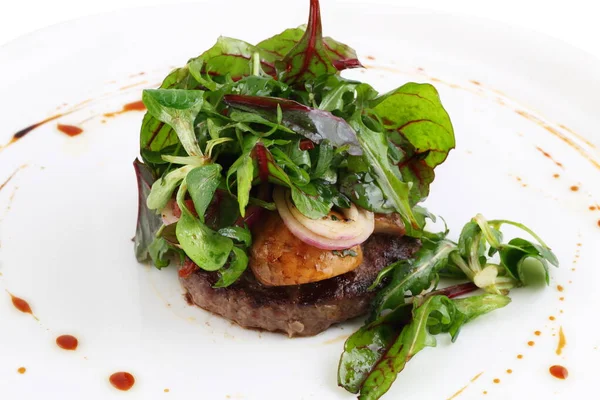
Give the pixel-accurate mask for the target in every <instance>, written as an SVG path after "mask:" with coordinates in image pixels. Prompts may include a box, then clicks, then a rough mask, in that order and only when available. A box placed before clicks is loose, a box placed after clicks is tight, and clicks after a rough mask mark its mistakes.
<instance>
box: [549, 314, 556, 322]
mask: <svg viewBox="0 0 600 400" xmlns="http://www.w3.org/2000/svg"><path fill="white" fill-rule="evenodd" d="M548 319H549V320H550V321H554V320H555V319H556V317H554V315H551V316H549V317H548Z"/></svg>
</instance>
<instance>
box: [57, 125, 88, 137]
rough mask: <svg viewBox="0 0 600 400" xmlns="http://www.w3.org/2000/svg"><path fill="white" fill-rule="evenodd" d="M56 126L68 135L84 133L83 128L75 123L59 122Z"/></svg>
mask: <svg viewBox="0 0 600 400" xmlns="http://www.w3.org/2000/svg"><path fill="white" fill-rule="evenodd" d="M56 128H57V129H58V130H59V131H61V132H62V133H64V134H65V135H67V136H71V137H73V136H77V135H80V134H81V133H83V129H81V128H80V127H78V126H74V125H65V124H58V125H56Z"/></svg>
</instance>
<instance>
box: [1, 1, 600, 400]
mask: <svg viewBox="0 0 600 400" xmlns="http://www.w3.org/2000/svg"><path fill="white" fill-rule="evenodd" d="M226 3H227V5H226V6H225V3H224V2H221V3H219V4H217V3H214V2H213V3H211V4H210V5H185V6H184V5H180V6H176V7H169V8H148V9H142V10H130V11H125V12H119V13H117V14H108V15H101V16H96V17H91V18H86V19H82V20H78V21H73V22H69V23H66V24H62V25H57V26H54V27H51V28H48V29H46V30H43V31H40V32H37V33H34V34H32V35H29V36H26V37H23V38H21V39H20V40H18V41H16V42H13V43H11V44H9V45H7V46H5V47H3V48H1V49H0V93H1V94H2V96H1V97H0V110H2V111H1V115H2V124H1V126H0V143H6V142H8V141H9V140H10V139H11V137H12V134H14V133H15V132H17V131H18V130H20V129H21V128H24V127H25V126H27V125H29V124H32V123H35V122H37V121H39V120H42V119H44V118H46V117H49V116H52V115H54V114H56V113H57V112H68V111H73V110H76V111H74V112H72V113H71V114H68V115H66V116H64V117H62V118H60V119H59V120H57V121H53V122H51V123H48V124H46V125H44V126H42V127H40V128H38V129H36V130H34V131H32V132H30V133H29V134H28V135H26V136H25V137H24V138H23V139H21V140H19V141H18V142H16V143H14V144H13V145H11V146H8V147H6V148H4V149H3V150H0V182H4V180H5V179H6V178H8V176H9V175H10V174H12V173H13V171H15V170H16V169H17V168H19V167H20V166H24V167H23V168H22V169H20V170H19V171H18V172H17V174H16V175H15V176H14V177H13V179H12V180H10V182H8V183H7V184H6V185H5V186H4V187H3V188H2V190H1V191H0V219H1V222H0V224H1V225H0V272H1V273H2V275H1V276H0V290H1V292H0V299H2V300H1V301H0V321H1V323H0V326H1V329H0V398H2V399H38V398H39V397H40V396H46V397H47V395H48V394H50V395H51V396H50V397H52V398H61V399H112V398H128V399H154V398H163V397H164V398H169V397H170V398H184V396H185V398H202V399H226V398H233V399H235V398H239V399H282V398H285V399H309V398H314V399H325V398H327V399H348V398H352V396H351V395H349V394H348V393H346V392H345V391H344V390H342V389H340V388H338V387H337V385H336V367H337V362H338V358H339V355H340V352H341V348H342V344H343V338H344V337H345V336H347V335H348V334H350V333H351V332H352V331H353V330H354V329H356V327H357V326H358V322H356V323H349V324H343V325H341V326H338V327H334V328H332V329H330V330H328V331H327V332H325V333H323V334H321V335H319V336H317V337H313V338H307V339H293V340H290V339H287V338H286V337H284V336H281V335H276V334H268V333H262V334H261V333H258V332H255V331H247V330H243V329H241V328H239V327H237V326H234V325H232V324H230V323H229V322H226V321H224V320H222V319H220V318H219V317H216V316H213V315H211V314H208V313H206V312H204V311H202V310H200V309H198V308H194V307H190V306H188V305H187V304H186V303H185V301H184V299H183V297H182V295H181V294H182V290H181V288H180V286H179V284H178V282H177V279H176V270H175V268H170V269H167V270H163V271H157V270H155V269H154V268H152V267H149V266H143V265H139V264H138V263H137V262H136V261H135V258H134V255H133V244H132V242H131V237H132V236H133V234H134V230H135V219H136V208H137V205H136V186H135V178H134V174H133V169H132V165H131V163H132V161H133V159H134V158H135V157H136V155H137V152H138V132H139V125H140V121H141V118H142V113H141V112H129V113H124V114H122V115H118V116H115V117H111V118H107V117H103V116H102V114H103V113H106V112H110V111H116V110H119V109H120V108H121V107H122V106H123V104H125V103H127V102H130V101H135V100H139V98H140V91H141V89H142V88H144V87H151V86H155V85H156V84H158V82H159V81H160V80H161V79H162V77H163V76H164V75H165V74H166V73H167V72H168V71H169V70H170V68H172V67H173V66H175V65H181V64H183V63H185V61H187V59H188V58H190V57H192V56H195V55H197V54H199V53H200V52H202V51H203V50H205V49H206V48H208V47H209V46H210V45H212V43H213V42H214V40H215V39H216V37H217V36H218V35H219V34H226V35H228V36H233V37H239V38H242V39H246V40H248V41H250V42H257V41H259V40H260V39H262V38H265V37H268V36H270V35H272V34H275V33H277V32H279V31H281V30H283V29H284V28H287V27H293V26H296V25H299V24H302V23H303V22H304V20H305V15H307V10H306V8H307V4H306V3H307V2H306V1H301V0H298V1H294V2H289V3H286V7H285V9H282V7H277V6H276V5H275V3H273V2H270V3H267V2H263V1H252V2H241V1H233V0H227V1H226ZM226 11H231V12H227V13H226ZM322 11H323V17H324V28H325V33H326V34H327V35H331V36H334V37H335V38H337V39H338V40H341V41H344V42H346V43H349V44H350V45H352V46H354V47H355V48H356V49H357V50H358V51H359V53H360V55H361V57H362V59H363V61H364V63H365V64H367V65H370V66H374V68H371V69H368V70H367V71H366V72H363V71H351V72H350V73H348V74H347V75H348V76H352V77H358V78H360V79H364V80H366V81H368V82H371V83H373V84H374V85H375V86H376V87H377V88H379V89H381V90H385V89H389V88H391V87H395V86H398V85H400V84H402V83H404V82H405V81H409V80H412V81H420V82H433V83H434V84H435V85H436V86H437V87H438V89H439V91H440V94H441V97H442V100H443V102H444V104H445V106H446V108H447V109H448V111H449V113H450V115H451V117H452V120H453V122H454V125H455V129H456V134H457V149H456V150H454V151H453V152H452V153H451V155H450V157H449V158H448V160H447V161H446V163H445V164H443V165H442V166H441V167H439V169H438V176H437V180H436V181H435V183H434V184H433V186H432V191H431V195H430V199H429V200H428V201H427V203H426V205H427V206H428V207H429V208H430V209H431V210H433V211H434V212H436V213H438V214H440V215H443V216H444V217H445V218H446V220H447V222H448V224H449V226H450V227H451V229H452V233H453V234H452V237H454V238H455V237H456V235H457V234H458V232H459V230H460V228H461V227H462V224H464V223H465V222H466V221H467V220H468V219H469V218H470V217H471V216H473V215H475V214H476V213H477V212H482V213H483V214H484V215H486V216H488V217H490V218H508V219H514V220H519V221H522V222H524V223H525V224H527V225H529V226H530V227H532V228H533V229H534V230H536V231H538V233H540V234H541V236H542V237H543V238H544V239H545V240H546V241H547V242H548V243H549V244H550V245H551V246H553V247H554V249H555V251H556V253H557V255H558V257H559V259H560V261H561V267H560V269H558V270H552V282H551V285H550V287H548V288H546V289H545V290H543V291H533V290H515V291H514V292H513V302H512V304H510V305H509V306H508V307H506V308H505V309H502V310H499V311H496V312H494V313H493V314H490V315H488V316H485V317H483V318H481V319H480V320H477V321H475V322H473V323H472V324H469V325H468V326H467V327H465V329H464V330H463V332H462V333H461V337H460V338H459V340H458V341H457V343H455V344H452V345H450V344H449V341H448V340H447V339H445V338H439V344H438V348H436V349H432V348H428V349H426V350H424V351H423V352H422V353H419V354H418V355H417V356H416V357H415V358H414V359H413V360H412V361H411V362H410V363H409V364H408V367H407V368H406V370H405V371H404V372H402V374H400V376H399V377H398V379H397V380H396V382H395V384H394V386H393V388H392V390H391V391H390V392H389V394H388V395H387V396H386V397H385V398H390V399H392V398H403V399H406V400H408V399H446V398H449V397H451V396H452V395H453V394H454V393H455V392H457V391H458V390H459V389H461V388H463V387H464V386H466V389H465V390H464V391H463V392H462V393H461V394H460V396H461V398H464V399H467V398H469V399H478V398H489V399H506V398H513V399H540V398H569V399H572V398H589V396H587V395H585V393H588V391H594V392H595V389H596V385H595V383H596V382H597V376H596V375H597V371H598V370H599V368H600V356H599V351H598V350H597V347H596V346H598V345H599V344H600V343H599V342H600V339H599V338H598V336H597V328H598V322H597V321H598V319H597V316H596V314H597V312H596V311H597V306H598V305H599V304H600V300H599V298H598V295H597V282H598V278H599V272H598V271H599V269H598V264H599V262H600V258H599V253H598V244H599V243H600V225H599V224H600V222H599V221H600V211H592V210H590V207H592V206H593V207H595V206H596V205H597V204H600V185H598V183H599V182H600V164H599V160H600V152H599V151H598V148H599V147H598V146H600V135H599V134H598V132H597V129H598V126H600V113H599V111H600V109H599V107H598V101H597V98H598V97H597V96H598V93H600V63H598V62H597V61H596V60H594V59H592V58H591V57H589V56H587V55H585V54H583V53H581V52H578V51H576V50H574V49H571V48H569V47H566V46H565V45H563V44H561V43H559V42H555V41H551V40H549V39H547V38H545V37H541V36H538V35H535V34H533V33H531V32H527V31H521V30H516V29H514V28H510V27H507V26H503V25H498V24H496V23H493V22H490V21H474V20H470V19H466V18H460V17H455V16H449V15H433V14H430V13H426V12H418V11H410V10H408V11H407V10H402V9H395V8H389V7H386V8H385V9H378V8H376V7H371V6H366V5H364V6H360V5H353V6H343V7H342V6H340V5H335V4H331V3H328V2H325V4H324V5H323V10H322ZM275 13H276V14H275ZM372 58H374V60H373V59H372ZM141 72H144V74H143V75H138V74H139V73H141ZM132 85H133V86H132ZM123 87H125V88H124V89H122V88H123ZM120 88H121V89H120ZM88 100H89V101H88ZM84 101H87V102H85V103H83V104H81V102H84ZM63 103H64V104H63ZM77 104H79V105H77ZM57 107H58V110H57ZM516 111H519V112H521V113H520V114H519V113H517V112H516ZM525 113H527V114H525ZM103 120H105V121H106V122H105V123H103V122H102V121H103ZM57 122H60V123H64V124H74V125H78V126H81V127H82V128H83V129H84V133H83V134H81V135H79V136H76V137H68V136H66V135H64V134H62V133H60V132H59V131H58V130H57V129H56V123H57ZM567 127H568V128H567ZM538 147H539V148H540V149H543V151H545V152H547V153H548V154H549V155H551V156H552V157H553V159H554V160H556V161H557V162H558V163H560V165H558V164H557V163H556V162H553V161H552V160H551V159H550V158H548V157H545V156H544V155H543V154H542V152H541V150H539V149H538ZM554 174H558V175H559V177H558V178H555V177H554V176H553V175H554ZM572 186H576V187H577V188H578V189H579V190H578V191H572V190H571V189H570V188H571V187H572ZM578 243H581V246H578ZM557 285H562V287H564V291H563V292H559V291H558V290H557ZM5 289H6V290H8V291H10V292H11V293H13V294H15V295H16V296H19V297H22V298H24V299H26V300H27V301H29V303H30V304H31V307H32V308H33V312H34V313H35V315H36V316H37V317H38V318H39V321H37V320H35V319H34V318H32V317H31V316H30V315H28V314H23V313H20V312H19V311H17V310H16V309H15V308H14V307H13V305H12V303H11V300H10V296H9V295H8V294H7V293H6V292H5V291H4V290H5ZM561 297H564V300H560V298H561ZM550 316H552V317H554V318H555V319H554V320H550V319H549V317H550ZM560 327H562V329H563V331H564V333H565V335H566V339H567V345H566V347H565V348H564V351H563V353H562V355H560V356H558V355H557V354H556V353H555V349H556V346H557V342H558V331H559V328H560ZM535 331H540V332H541V335H540V336H536V335H535V334H534V332H535ZM65 333H66V334H72V335H75V336H76V337H77V338H78V339H79V341H80V345H79V348H78V349H77V350H76V351H75V352H67V351H64V350H61V349H59V348H58V347H57V346H56V344H55V338H56V337H57V336H58V335H60V334H65ZM528 341H534V342H535V345H534V346H528V344H527V343H528ZM518 354H522V355H523V358H522V359H517V355H518ZM554 364H560V365H564V366H565V367H567V368H568V370H569V373H570V375H569V377H568V379H566V380H558V379H555V378H553V377H552V376H551V375H550V374H549V372H548V368H549V367H550V366H551V365H554ZM19 367H25V368H26V372H25V374H19V373H18V372H17V369H18V368H19ZM508 369H511V370H512V371H513V372H512V373H511V374H508V373H507V372H506V371H507V370H508ZM116 371H128V372H131V373H132V374H133V375H134V376H135V378H136V384H135V386H134V387H133V388H132V389H131V390H130V391H129V392H119V391H117V390H115V389H114V388H113V387H112V386H111V385H110V384H109V382H108V377H109V375H110V374H112V373H113V372H116ZM480 373H482V374H481V375H480V376H479V378H478V379H476V380H474V382H471V379H472V378H474V377H475V376H478V374H480ZM494 379H500V383H499V384H496V383H494V382H493V380H494ZM165 389H169V392H168V393H166V392H165V391H164V390H165ZM484 391H485V392H487V395H486V396H485V397H484V396H483V393H485V392H484Z"/></svg>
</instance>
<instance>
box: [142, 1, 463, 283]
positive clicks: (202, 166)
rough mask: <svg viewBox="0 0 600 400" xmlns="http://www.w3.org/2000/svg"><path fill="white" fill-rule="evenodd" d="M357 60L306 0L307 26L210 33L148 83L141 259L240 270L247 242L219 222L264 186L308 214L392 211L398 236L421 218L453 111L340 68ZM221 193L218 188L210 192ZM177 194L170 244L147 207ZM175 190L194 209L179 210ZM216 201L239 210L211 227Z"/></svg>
mask: <svg viewBox="0 0 600 400" xmlns="http://www.w3.org/2000/svg"><path fill="white" fill-rule="evenodd" d="M356 67H361V64H360V62H359V61H358V59H357V57H356V53H355V51H354V50H352V49H351V48H350V47H348V46H347V45H345V44H342V43H340V42H337V41H335V40H333V39H331V38H328V37H323V35H322V27H321V17H320V10H319V2H318V1H317V0H311V2H310V15H309V21H308V24H307V26H306V28H305V29H304V28H302V27H301V28H296V29H288V30H285V31H284V32H282V33H280V34H278V35H275V36H273V37H271V38H269V39H266V40H264V41H262V42H260V43H259V44H257V45H256V46H253V45H251V44H249V43H246V42H244V41H241V40H238V39H232V38H226V37H221V38H219V39H218V40H217V42H216V44H215V45H214V46H213V47H212V48H211V49H209V50H207V51H206V52H204V53H203V54H201V55H200V56H199V57H196V58H193V59H191V60H190V61H189V62H188V63H187V65H186V66H184V67H183V68H179V69H176V70H175V71H173V72H172V73H171V74H169V76H167V78H166V79H165V80H164V82H163V83H162V85H161V88H159V89H154V90H145V91H144V94H143V101H144V104H145V105H146V107H147V108H148V112H147V114H146V116H145V117H144V121H143V124H142V129H141V133H140V148H141V151H140V152H141V156H142V159H143V160H144V168H145V169H147V170H149V171H152V175H153V176H154V179H155V181H154V182H153V185H152V190H151V191H150V193H149V194H148V193H144V194H140V195H141V196H142V195H144V196H146V197H147V201H146V204H145V205H143V207H142V208H143V210H144V211H145V212H144V213H143V214H144V215H142V216H144V218H145V220H144V218H142V219H140V223H139V226H138V235H136V238H137V242H136V246H137V249H138V250H137V252H136V254H137V255H138V259H139V260H140V261H143V260H145V259H146V258H147V257H151V258H152V260H153V261H154V264H155V265H156V266H157V267H164V266H166V265H167V263H168V254H169V253H176V252H179V253H181V251H183V253H184V254H186V255H187V256H188V257H190V258H192V259H193V260H195V261H197V264H198V266H199V267H200V268H204V269H207V270H219V271H220V272H221V273H222V274H223V273H225V271H226V270H227V271H228V269H227V268H228V267H227V265H229V264H231V263H233V262H235V263H236V265H237V267H236V270H240V271H243V269H244V268H245V266H244V267H241V265H242V264H244V263H246V264H247V257H240V253H239V251H238V250H234V248H235V249H239V250H241V251H245V250H244V249H245V248H247V246H246V245H245V244H242V243H234V242H233V241H232V239H231V238H229V237H227V236H223V235H222V234H221V233H219V229H222V228H231V227H233V226H234V225H235V226H238V227H244V226H245V225H249V224H251V223H252V222H253V221H254V220H256V219H257V216H258V215H259V214H260V213H261V210H262V209H264V208H263V207H267V208H268V207H269V202H270V192H271V191H272V185H279V186H283V187H286V188H288V189H289V190H290V191H291V197H292V201H293V204H294V206H295V207H296V208H297V209H298V211H299V212H300V213H301V214H303V215H304V216H306V217H308V218H310V219H319V218H322V217H324V216H326V215H328V213H330V211H331V209H332V207H334V206H336V207H339V208H348V207H350V204H351V202H352V203H355V204H357V205H358V206H360V207H362V208H364V209H366V210H369V211H374V212H384V213H391V212H398V213H399V214H400V215H401V217H402V218H403V219H404V221H405V224H406V225H407V226H408V227H409V228H410V229H407V230H408V233H409V234H411V235H413V236H420V235H421V232H422V227H423V223H422V219H421V218H420V217H419V216H418V215H416V214H415V211H413V209H414V206H415V205H416V204H417V203H418V202H420V201H422V200H424V199H425V198H426V196H427V194H428V190H429V184H430V183H431V181H432V180H433V176H434V175H433V168H435V166H437V165H438V164H439V163H441V162H442V161H443V160H444V159H445V158H446V156H447V154H448V152H449V151H450V150H451V149H452V148H453V147H454V133H453V130H452V125H451V123H450V119H449V118H448V114H447V113H446V111H445V110H444V108H443V107H442V105H441V103H440V100H439V97H438V94H437V91H436V90H435V88H434V87H433V86H431V85H428V84H417V83H409V84H406V85H404V86H402V87H400V88H398V89H396V90H393V91H391V92H389V93H386V94H383V95H380V94H379V93H378V92H377V91H376V90H375V89H374V88H372V87H371V86H370V85H368V84H366V83H361V82H357V81H352V80H347V79H344V78H342V77H341V76H340V75H339V71H340V70H343V69H346V68H356ZM391 149H395V150H394V151H392V150H391ZM140 165H142V164H140ZM138 169H139V168H138ZM148 174H149V173H146V175H148ZM146 178H147V177H146ZM145 182H149V180H148V179H146V180H145ZM223 190H224V191H225V192H226V193H227V196H221V195H220V196H219V198H218V199H217V193H218V191H223ZM175 193H177V198H178V200H177V205H178V206H179V208H180V209H181V210H182V217H181V219H180V220H179V221H178V222H177V225H176V229H175V231H176V238H177V240H178V242H177V243H174V242H173V241H172V240H164V239H161V235H160V234H159V235H158V237H157V238H156V239H155V236H156V233H157V232H158V229H159V227H160V223H159V222H158V223H157V221H158V220H157V219H156V218H155V217H150V216H149V215H148V214H149V211H152V210H154V212H157V213H158V212H161V211H162V210H163V209H164V208H165V207H166V206H167V204H171V203H169V202H170V201H171V199H172V198H173V196H174V194H175ZM186 198H190V199H191V205H192V210H194V211H195V214H193V213H191V212H187V210H188V209H187V208H183V207H182V205H183V203H184V200H185V201H188V202H189V200H186ZM223 198H227V199H229V203H232V202H233V203H237V204H235V205H236V211H234V212H232V210H231V208H227V211H228V212H229V213H231V215H232V216H233V221H234V222H233V225H229V226H222V225H220V226H211V225H210V224H209V223H208V222H210V221H212V220H213V219H214V214H215V211H214V210H215V208H216V209H217V214H219V215H221V214H222V213H221V212H220V211H219V207H220V206H219V203H222V202H223V201H222V199H223ZM252 199H254V200H252ZM215 203H216V204H215ZM209 204H212V205H213V206H214V207H213V206H211V208H208V205H209ZM206 213H208V214H210V215H208V214H207V215H205V214H206ZM205 220H206V221H205ZM209 220H210V221H209ZM150 221H152V223H149V222H150ZM171 239H173V238H172V237H171ZM200 242H201V243H200ZM169 249H171V250H172V252H169ZM346 255H348V254H346ZM229 275H231V274H229ZM229 281H230V283H232V282H233V280H231V279H230V280H229Z"/></svg>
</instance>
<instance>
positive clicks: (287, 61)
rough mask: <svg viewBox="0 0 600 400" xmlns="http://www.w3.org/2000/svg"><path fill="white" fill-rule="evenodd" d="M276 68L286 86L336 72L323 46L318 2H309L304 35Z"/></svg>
mask: <svg viewBox="0 0 600 400" xmlns="http://www.w3.org/2000/svg"><path fill="white" fill-rule="evenodd" d="M276 66H277V72H278V74H279V79H280V80H281V81H283V82H285V83H288V84H298V83H302V82H304V81H306V80H307V79H310V78H315V77H317V76H320V75H326V74H333V73H335V72H337V69H336V68H335V66H334V65H333V63H332V62H331V60H330V59H329V56H328V55H327V52H326V49H325V45H324V44H323V31H322V27H321V10H320V7H319V0H310V12H309V17H308V25H307V27H306V31H305V32H304V35H303V36H302V38H300V41H299V42H298V43H296V45H295V46H294V47H293V48H292V49H291V50H290V51H289V52H288V53H287V54H286V55H285V57H284V59H283V61H282V62H279V63H277V64H276Z"/></svg>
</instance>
